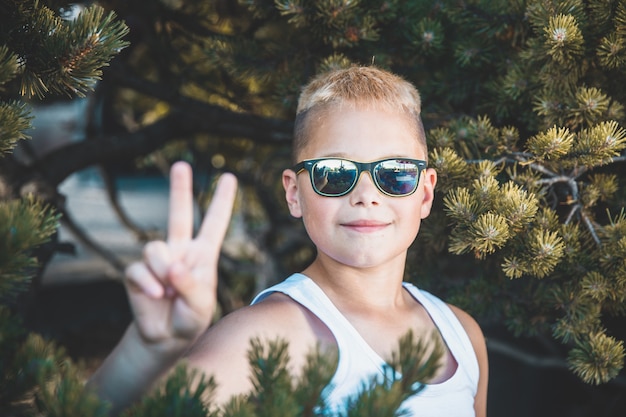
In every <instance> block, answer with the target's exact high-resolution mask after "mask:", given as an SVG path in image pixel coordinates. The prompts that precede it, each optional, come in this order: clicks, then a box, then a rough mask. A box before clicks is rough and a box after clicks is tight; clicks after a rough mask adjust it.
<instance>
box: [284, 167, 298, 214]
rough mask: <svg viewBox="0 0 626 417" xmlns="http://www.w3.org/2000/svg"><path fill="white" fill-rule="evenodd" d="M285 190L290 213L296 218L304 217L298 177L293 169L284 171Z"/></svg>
mask: <svg viewBox="0 0 626 417" xmlns="http://www.w3.org/2000/svg"><path fill="white" fill-rule="evenodd" d="M283 188H284V189H285V200H287V207H289V213H291V215H292V216H293V217H296V218H300V217H302V209H301V207H300V193H299V192H298V176H297V174H296V173H295V172H293V171H292V170H291V169H286V170H284V171H283Z"/></svg>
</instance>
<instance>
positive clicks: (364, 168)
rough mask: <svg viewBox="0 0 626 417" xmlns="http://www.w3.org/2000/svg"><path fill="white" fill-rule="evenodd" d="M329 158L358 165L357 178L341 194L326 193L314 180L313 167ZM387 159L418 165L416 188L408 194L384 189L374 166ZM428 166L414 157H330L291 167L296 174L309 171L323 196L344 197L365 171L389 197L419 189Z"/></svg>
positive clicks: (299, 163)
mask: <svg viewBox="0 0 626 417" xmlns="http://www.w3.org/2000/svg"><path fill="white" fill-rule="evenodd" d="M327 160H336V161H346V162H350V163H352V164H354V165H355V166H356V170H357V175H356V180H355V181H354V183H353V184H352V185H351V186H350V187H349V188H348V189H347V190H346V191H344V192H343V193H341V194H326V193H323V192H321V191H320V190H318V189H317V187H316V186H315V182H314V180H313V167H314V166H315V164H317V163H318V162H320V161H327ZM387 161H408V162H412V163H414V164H415V165H416V166H417V182H416V184H415V188H413V191H411V192H410V193H407V194H391V193H388V192H387V191H385V190H383V189H382V187H381V185H380V184H379V183H378V180H377V179H376V175H374V168H375V167H376V166H377V165H378V164H380V163H382V162H387ZM426 167H427V164H426V161H423V160H421V159H412V158H385V159H380V160H378V161H372V162H357V161H353V160H351V159H346V158H332V157H330V158H317V159H305V160H304V161H301V162H298V163H297V164H295V165H294V166H293V168H291V169H292V171H294V172H295V173H296V175H297V174H300V173H301V172H302V171H307V172H308V173H309V179H310V180H311V186H312V187H313V191H315V192H316V193H317V194H319V195H321V196H323V197H342V196H344V195H346V194H349V193H350V192H351V191H352V190H353V189H354V187H356V185H357V184H358V183H359V180H360V179H361V174H362V173H363V172H368V173H369V174H370V177H371V178H372V180H373V182H374V184H375V185H376V188H377V189H378V191H380V192H381V193H383V194H384V195H386V196H389V197H407V196H409V195H411V194H413V193H415V191H416V190H417V185H418V184H419V181H420V179H421V176H422V172H423V171H424V170H425V169H426Z"/></svg>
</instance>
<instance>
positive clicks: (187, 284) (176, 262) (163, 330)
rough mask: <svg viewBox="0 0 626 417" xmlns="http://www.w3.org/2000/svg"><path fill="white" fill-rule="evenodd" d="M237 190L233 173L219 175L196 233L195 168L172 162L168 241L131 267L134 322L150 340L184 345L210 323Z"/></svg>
mask: <svg viewBox="0 0 626 417" xmlns="http://www.w3.org/2000/svg"><path fill="white" fill-rule="evenodd" d="M236 189H237V181H236V179H235V177H234V176H233V175H232V174H223V175H222V176H221V177H220V179H219V181H218V184H217V188H216V190H215V193H214V195H213V199H212V201H211V205H210V207H209V209H208V211H207V214H206V216H205V218H204V221H203V222H202V225H201V226H200V230H199V232H198V234H197V236H196V237H195V238H194V236H193V223H194V220H193V193H192V172H191V167H190V166H189V165H188V164H186V163H184V162H177V163H176V164H174V165H173V166H172V169H171V173H170V205H169V220H168V230H167V241H165V242H163V241H154V242H150V243H148V244H147V245H146V247H145V249H144V256H143V260H142V261H141V262H136V263H134V264H132V265H130V266H129V267H128V269H127V271H126V285H127V288H128V294H129V299H130V303H131V306H132V309H133V313H134V317H135V322H134V325H135V326H136V327H137V331H138V332H139V334H140V336H141V337H142V339H143V341H144V343H146V344H147V345H156V346H158V348H159V349H165V350H172V351H175V350H179V349H184V348H185V347H188V346H189V345H190V344H191V343H192V342H193V341H194V340H195V339H196V338H197V337H198V336H199V335H200V334H201V333H202V332H203V331H204V330H205V329H206V328H207V327H208V325H209V324H210V321H211V318H212V315H213V312H214V310H215V305H216V288H217V262H218V258H219V254H220V248H221V246H222V242H223V240H224V236H225V234H226V230H227V228H228V223H229V221H230V216H231V212H232V207H233V202H234V199H235V194H236Z"/></svg>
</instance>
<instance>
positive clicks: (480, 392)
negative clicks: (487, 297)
mask: <svg viewBox="0 0 626 417" xmlns="http://www.w3.org/2000/svg"><path fill="white" fill-rule="evenodd" d="M450 308H452V311H454V313H455V315H456V316H457V318H458V319H459V321H460V322H461V324H462V325H463V328H464V329H465V331H466V332H467V335H468V336H469V338H470V341H471V342H472V347H473V348H474V352H475V353H476V358H477V359H478V372H479V377H478V389H477V391H476V396H475V397H474V411H475V413H476V417H486V415H487V385H488V381H489V362H488V358H487V344H486V343H485V336H484V335H483V332H482V330H481V329H480V326H479V325H478V323H477V322H476V320H474V318H472V316H470V315H469V314H467V313H466V312H465V311H463V310H461V309H460V308H458V307H455V306H452V305H450Z"/></svg>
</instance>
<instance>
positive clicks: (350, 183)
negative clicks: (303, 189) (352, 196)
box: [292, 158, 426, 197]
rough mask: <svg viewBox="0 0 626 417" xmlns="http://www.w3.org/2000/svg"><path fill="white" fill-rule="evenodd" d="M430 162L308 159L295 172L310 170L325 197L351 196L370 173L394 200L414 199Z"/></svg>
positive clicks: (392, 159) (314, 185)
mask: <svg viewBox="0 0 626 417" xmlns="http://www.w3.org/2000/svg"><path fill="white" fill-rule="evenodd" d="M425 168H426V161H421V160H419V159H406V158H390V159H382V160H380V161H373V162H356V161H351V160H349V159H342V158H322V159H308V160H305V161H302V162H299V163H297V164H296V165H295V166H294V167H293V168H292V169H293V171H294V172H295V173H296V174H299V173H300V172H302V171H304V170H306V171H308V172H309V177H310V178H311V185H312V186H313V190H315V192H316V193H317V194H319V195H321V196H324V197H341V196H342V195H346V194H348V193H349V192H350V191H352V189H353V188H354V186H355V185H356V184H357V182H358V181H359V178H360V177H361V173H362V172H364V171H367V172H369V173H370V176H371V177H372V179H373V180H374V184H376V188H378V189H379V190H380V192H381V193H383V194H385V195H388V196H391V197H403V196H407V195H411V194H413V193H414V192H415V190H417V184H418V182H419V180H420V174H421V173H422V170H423V169H425Z"/></svg>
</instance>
